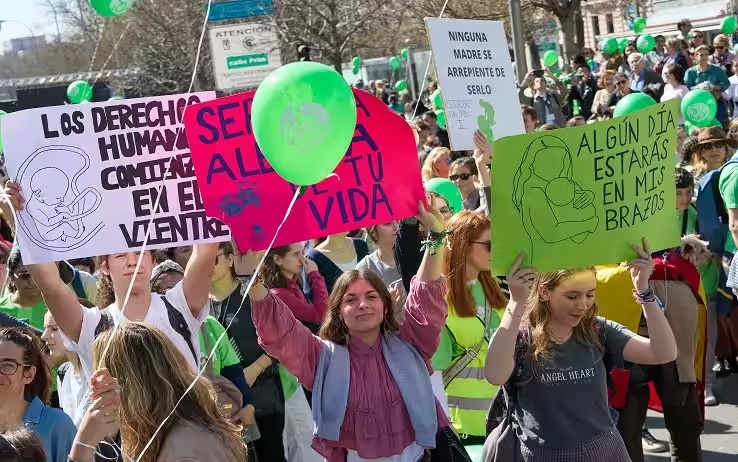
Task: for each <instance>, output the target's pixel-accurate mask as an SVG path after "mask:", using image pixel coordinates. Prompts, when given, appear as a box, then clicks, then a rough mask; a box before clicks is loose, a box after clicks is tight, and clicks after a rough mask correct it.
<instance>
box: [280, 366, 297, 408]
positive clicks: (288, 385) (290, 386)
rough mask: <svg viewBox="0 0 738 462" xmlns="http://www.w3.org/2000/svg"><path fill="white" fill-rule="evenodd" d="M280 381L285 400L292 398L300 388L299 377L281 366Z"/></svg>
mask: <svg viewBox="0 0 738 462" xmlns="http://www.w3.org/2000/svg"><path fill="white" fill-rule="evenodd" d="M279 379H280V380H281V381H282V393H284V399H285V400H288V399H290V398H292V395H294V394H295V392H296V391H297V389H298V388H300V382H298V381H297V377H295V376H294V375H292V374H291V373H290V371H288V370H287V369H286V368H285V367H284V366H282V365H281V364H280V365H279Z"/></svg>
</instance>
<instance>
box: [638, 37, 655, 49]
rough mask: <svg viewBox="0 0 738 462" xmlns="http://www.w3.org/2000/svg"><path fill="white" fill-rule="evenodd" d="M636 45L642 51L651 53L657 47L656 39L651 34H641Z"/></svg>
mask: <svg viewBox="0 0 738 462" xmlns="http://www.w3.org/2000/svg"><path fill="white" fill-rule="evenodd" d="M636 47H637V48H638V51H640V52H641V53H650V52H651V51H653V49H654V48H656V39H655V38H653V36H652V35H651V34H646V35H641V36H640V37H638V40H637V41H636Z"/></svg>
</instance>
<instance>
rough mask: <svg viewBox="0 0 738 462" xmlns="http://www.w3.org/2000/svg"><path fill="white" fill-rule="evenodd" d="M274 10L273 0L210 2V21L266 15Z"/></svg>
mask: <svg viewBox="0 0 738 462" xmlns="http://www.w3.org/2000/svg"><path fill="white" fill-rule="evenodd" d="M273 12H274V4H273V3H272V0H234V1H229V2H217V3H216V2H213V3H211V4H210V14H208V21H225V20H228V19H241V18H250V17H253V16H265V15H268V14H272V13H273Z"/></svg>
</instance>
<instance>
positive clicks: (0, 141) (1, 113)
mask: <svg viewBox="0 0 738 462" xmlns="http://www.w3.org/2000/svg"><path fill="white" fill-rule="evenodd" d="M5 115H8V113H7V112H5V111H0V126H2V118H3V116H5ZM0 152H5V150H4V149H3V135H2V130H0Z"/></svg>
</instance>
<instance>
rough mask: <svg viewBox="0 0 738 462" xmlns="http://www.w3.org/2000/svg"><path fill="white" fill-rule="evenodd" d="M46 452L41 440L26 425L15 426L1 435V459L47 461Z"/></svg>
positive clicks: (22, 461) (11, 461) (26, 461)
mask: <svg viewBox="0 0 738 462" xmlns="http://www.w3.org/2000/svg"><path fill="white" fill-rule="evenodd" d="M46 460H47V459H46V452H45V451H44V445H43V443H41V440H40V439H39V438H38V436H36V434H35V433H33V432H32V431H31V430H29V429H27V428H25V427H21V426H18V427H15V428H12V429H10V430H7V431H5V432H3V434H2V435H0V461H2V462H45V461H46Z"/></svg>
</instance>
